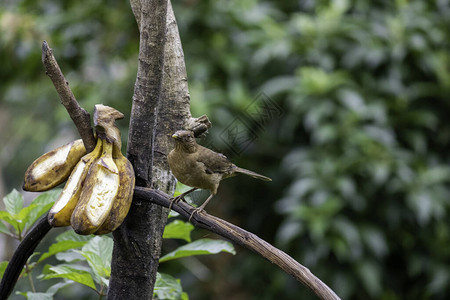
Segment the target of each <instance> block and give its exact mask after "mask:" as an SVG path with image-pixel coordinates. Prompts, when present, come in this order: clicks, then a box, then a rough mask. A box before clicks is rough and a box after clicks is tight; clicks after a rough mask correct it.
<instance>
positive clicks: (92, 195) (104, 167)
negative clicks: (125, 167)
mask: <svg viewBox="0 0 450 300" xmlns="http://www.w3.org/2000/svg"><path fill="white" fill-rule="evenodd" d="M102 143H103V153H102V155H101V157H100V158H98V159H97V160H96V162H95V163H94V164H93V165H92V166H91V168H90V169H89V173H88V175H87V178H86V181H85V183H84V185H83V188H82V191H81V195H80V198H79V200H78V203H77V205H76V207H75V210H74V211H73V214H72V217H71V220H70V223H71V225H72V228H73V229H74V230H75V232H76V233H78V234H92V233H94V232H96V231H97V230H98V228H99V227H100V225H102V224H103V222H104V221H105V220H106V218H107V217H108V215H109V213H110V211H111V208H112V206H113V203H114V200H115V197H116V196H117V194H118V192H119V185H120V176H119V170H118V168H117V166H116V163H115V162H114V160H113V159H112V143H110V142H109V141H108V140H107V139H102Z"/></svg>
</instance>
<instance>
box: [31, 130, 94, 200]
mask: <svg viewBox="0 0 450 300" xmlns="http://www.w3.org/2000/svg"><path fill="white" fill-rule="evenodd" d="M85 154H86V149H85V148H84V144H83V141H82V140H81V139H79V140H76V141H73V142H71V143H68V144H66V145H64V146H61V147H58V148H56V149H54V150H52V151H50V152H47V153H45V154H43V155H42V156H40V157H39V158H37V159H36V160H35V161H34V162H33V163H32V164H31V165H30V166H29V167H28V169H27V171H26V172H25V176H24V183H23V189H24V190H25V191H29V192H43V191H47V190H49V189H52V188H54V187H55V186H57V185H59V184H60V183H62V182H64V181H65V180H66V179H67V178H68V177H69V176H70V173H71V172H72V170H73V168H74V167H75V165H76V164H77V163H78V161H79V160H80V158H81V157H82V156H83V155H85Z"/></svg>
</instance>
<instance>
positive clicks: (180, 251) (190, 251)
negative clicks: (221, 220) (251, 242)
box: [159, 239, 236, 262]
mask: <svg viewBox="0 0 450 300" xmlns="http://www.w3.org/2000/svg"><path fill="white" fill-rule="evenodd" d="M219 252H228V253H231V254H236V251H235V250H234V247H233V245H232V244H231V243H230V242H227V241H223V240H212V239H201V240H197V241H195V242H192V243H189V244H186V245H184V246H181V247H179V248H177V249H176V250H175V251H172V252H170V253H168V254H166V255H164V256H163V257H161V258H160V260H159V262H165V261H169V260H172V259H177V258H181V257H186V256H193V255H206V254H217V253H219Z"/></svg>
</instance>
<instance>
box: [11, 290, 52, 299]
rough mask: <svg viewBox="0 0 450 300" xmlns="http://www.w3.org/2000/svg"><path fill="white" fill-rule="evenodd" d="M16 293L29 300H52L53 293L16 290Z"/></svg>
mask: <svg viewBox="0 0 450 300" xmlns="http://www.w3.org/2000/svg"><path fill="white" fill-rule="evenodd" d="M16 294H18V295H22V296H24V297H26V298H27V299H29V300H53V294H51V293H33V292H17V293H16Z"/></svg>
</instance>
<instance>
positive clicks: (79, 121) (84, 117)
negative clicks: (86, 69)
mask: <svg viewBox="0 0 450 300" xmlns="http://www.w3.org/2000/svg"><path fill="white" fill-rule="evenodd" d="M42 63H43V64H44V67H45V73H46V74H47V75H48V77H50V79H51V80H52V82H53V85H54V86H55V88H56V91H57V92H58V95H59V98H60V99H61V103H62V105H64V107H65V108H66V109H67V112H68V113H69V116H70V117H71V118H72V120H73V123H74V124H75V126H76V127H77V130H78V132H79V133H80V136H81V138H82V139H83V143H84V146H85V148H86V150H87V152H91V151H92V150H94V148H95V144H96V141H95V138H94V134H93V131H92V126H91V117H90V115H89V113H88V112H87V111H86V110H84V109H83V108H82V107H81V106H80V105H79V104H78V102H77V100H76V99H75V96H74V95H73V93H72V91H71V89H70V87H69V82H67V80H66V78H65V77H64V74H63V73H62V71H61V69H60V68H59V65H58V62H57V61H56V59H55V57H54V56H53V51H52V49H51V48H50V47H49V46H48V44H47V42H46V41H44V42H43V43H42Z"/></svg>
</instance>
